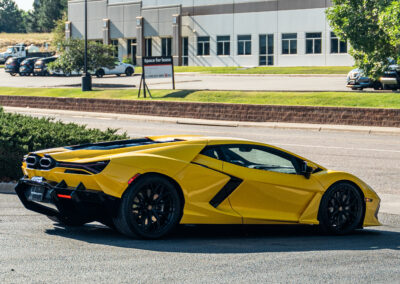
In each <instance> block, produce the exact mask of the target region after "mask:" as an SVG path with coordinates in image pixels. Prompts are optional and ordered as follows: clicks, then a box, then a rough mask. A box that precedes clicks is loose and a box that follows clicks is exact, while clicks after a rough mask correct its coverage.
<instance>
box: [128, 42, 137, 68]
mask: <svg viewBox="0 0 400 284" xmlns="http://www.w3.org/2000/svg"><path fill="white" fill-rule="evenodd" d="M136 48H137V45H136V39H128V58H129V59H130V60H132V64H133V65H136V64H137V62H136Z"/></svg>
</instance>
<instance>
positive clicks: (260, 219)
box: [16, 136, 380, 239]
mask: <svg viewBox="0 0 400 284" xmlns="http://www.w3.org/2000/svg"><path fill="white" fill-rule="evenodd" d="M22 170H23V172H24V175H25V176H24V178H23V179H21V180H20V182H19V183H18V185H17V187H16V192H17V194H18V196H19V198H20V199H21V201H22V203H23V204H24V205H25V207H26V208H28V209H30V210H33V211H36V212H39V213H42V214H45V215H47V216H48V217H49V218H50V219H52V220H54V221H57V222H59V223H60V224H64V225H69V226H72V225H83V224H85V223H88V222H92V221H99V222H102V223H103V224H106V225H108V226H110V227H113V228H115V229H117V230H118V231H119V232H121V233H122V234H125V235H127V236H130V237H139V238H147V239H156V238H160V237H163V236H165V235H166V234H168V233H169V232H171V230H173V229H174V227H175V226H176V225H177V224H310V225H319V226H320V227H321V229H322V230H323V231H324V232H327V233H331V234H346V233H349V232H352V231H353V230H355V229H359V228H363V227H366V226H379V225H380V223H379V221H378V218H377V215H378V210H379V203H380V199H379V197H378V195H377V194H376V193H375V192H374V191H373V190H372V188H371V187H369V186H368V185H367V184H366V183H364V182H363V181H361V180H360V179H358V178H357V177H355V176H353V175H351V174H348V173H344V172H336V171H331V170H328V169H326V168H324V167H323V166H320V165H317V164H316V163H313V162H311V161H309V160H307V159H305V158H302V157H300V156H298V155H296V154H293V153H290V152H288V151H286V150H283V149H280V148H277V147H274V146H270V145H266V144H263V143H258V142H252V141H248V140H243V139H232V138H214V137H201V136H173V137H170V136H168V137H166V136H158V137H146V138H141V139H133V140H124V141H115V142H103V143H96V144H85V145H78V146H70V147H64V148H55V149H49V150H44V151H38V152H35V153H30V154H28V155H27V156H25V158H24V162H23V165H22Z"/></svg>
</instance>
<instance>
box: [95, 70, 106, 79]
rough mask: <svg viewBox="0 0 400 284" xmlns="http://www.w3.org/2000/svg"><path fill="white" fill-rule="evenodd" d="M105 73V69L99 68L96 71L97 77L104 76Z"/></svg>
mask: <svg viewBox="0 0 400 284" xmlns="http://www.w3.org/2000/svg"><path fill="white" fill-rule="evenodd" d="M104 74H105V73H104V70H103V69H99V70H97V71H96V77H97V78H103V76H104Z"/></svg>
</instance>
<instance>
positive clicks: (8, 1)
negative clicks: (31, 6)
mask: <svg viewBox="0 0 400 284" xmlns="http://www.w3.org/2000/svg"><path fill="white" fill-rule="evenodd" d="M25 31H26V30H25V26H24V12H23V11H22V10H20V9H18V6H17V4H15V2H14V0H0V32H6V33H21V32H25Z"/></svg>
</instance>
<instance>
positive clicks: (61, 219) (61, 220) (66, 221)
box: [47, 216, 88, 227]
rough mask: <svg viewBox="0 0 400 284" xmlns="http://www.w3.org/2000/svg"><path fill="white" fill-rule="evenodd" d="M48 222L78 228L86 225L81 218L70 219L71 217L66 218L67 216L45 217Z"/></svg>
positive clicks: (85, 221)
mask: <svg viewBox="0 0 400 284" xmlns="http://www.w3.org/2000/svg"><path fill="white" fill-rule="evenodd" d="M47 218H49V219H50V220H52V221H54V222H56V223H58V224H60V225H62V226H68V227H79V226H83V225H85V224H86V223H88V221H87V220H85V219H81V218H72V217H67V216H58V217H57V216H47Z"/></svg>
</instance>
